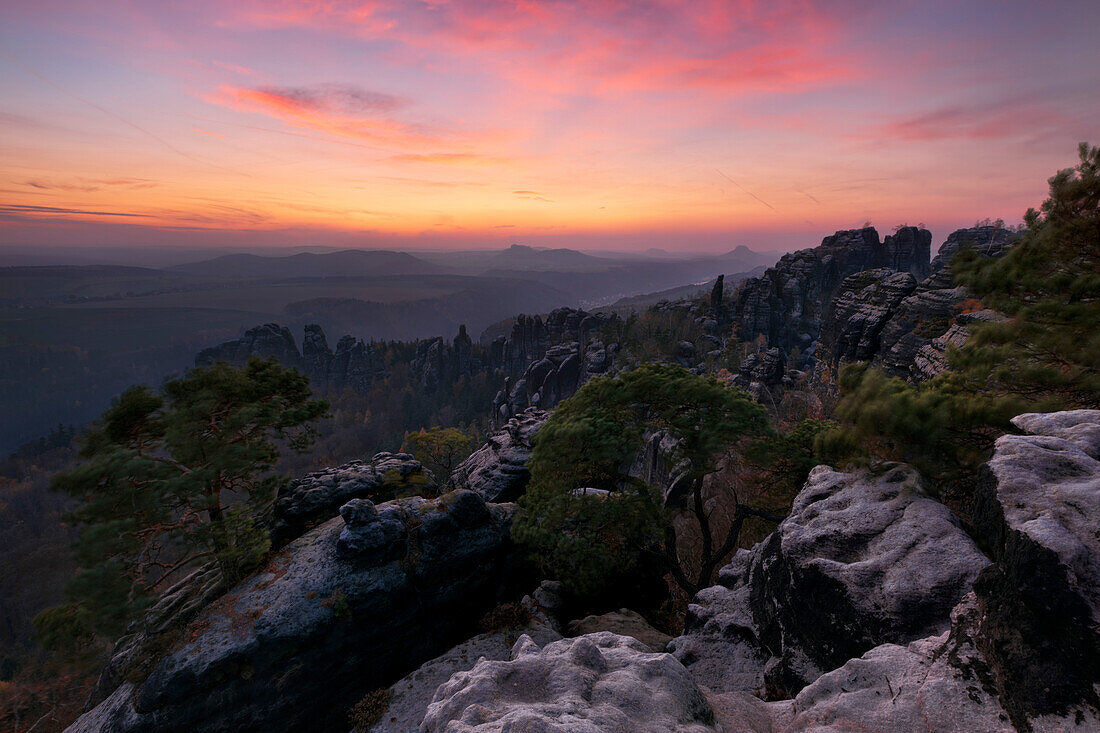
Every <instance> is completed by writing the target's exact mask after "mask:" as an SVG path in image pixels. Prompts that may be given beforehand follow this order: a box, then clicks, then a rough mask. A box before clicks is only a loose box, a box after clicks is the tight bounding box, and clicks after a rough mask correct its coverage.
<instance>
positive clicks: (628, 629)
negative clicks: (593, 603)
mask: <svg viewBox="0 0 1100 733" xmlns="http://www.w3.org/2000/svg"><path fill="white" fill-rule="evenodd" d="M566 629H567V630H568V632H569V635H570V636H584V635H585V634H595V633H597V632H600V631H610V632H611V633H613V634H618V635H619V636H631V637H633V638H635V639H637V640H638V641H640V642H642V643H643V644H645V645H646V646H647V647H649V649H650V650H651V651H655V652H663V651H664V650H665V647H666V646H668V643H669V642H670V641H672V637H671V636H669V635H668V634H665V633H663V632H661V631H658V630H657V629H655V628H653V626H651V625H650V623H649V622H648V621H646V620H645V619H644V618H642V617H641V615H639V614H637V613H635V612H634V611H631V610H630V609H629V608H620V609H619V610H618V611H609V612H607V613H601V614H600V615H598V616H596V615H592V616H585V617H584V618H581V619H577V620H576V621H570V622H569V625H568V626H567V627H566Z"/></svg>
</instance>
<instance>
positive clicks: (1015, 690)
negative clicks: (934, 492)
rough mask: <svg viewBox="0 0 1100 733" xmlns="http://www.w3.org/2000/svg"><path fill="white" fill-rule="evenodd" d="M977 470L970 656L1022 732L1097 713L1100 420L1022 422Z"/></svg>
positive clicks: (1037, 417) (1071, 416)
mask: <svg viewBox="0 0 1100 733" xmlns="http://www.w3.org/2000/svg"><path fill="white" fill-rule="evenodd" d="M1012 422H1013V423H1014V424H1015V425H1016V427H1018V428H1020V429H1021V430H1022V431H1024V432H1026V433H1028V435H1006V436H1004V437H1002V438H1000V439H998V441H997V444H996V448H995V450H994V454H993V457H992V458H991V459H990V461H989V462H988V463H987V464H986V466H985V467H983V470H982V473H981V476H980V479H979V488H978V492H977V496H976V499H975V519H974V521H975V527H976V529H977V531H978V533H979V535H980V536H981V538H982V539H983V541H984V543H985V544H986V545H987V546H988V548H989V550H990V552H991V553H992V555H993V558H994V560H995V563H994V564H993V565H992V566H990V568H988V569H987V570H986V571H985V572H983V573H982V574H981V576H980V577H979V579H978V583H977V585H976V588H975V590H976V591H977V595H978V599H979V601H980V603H981V608H982V617H981V619H980V626H979V629H978V631H977V634H976V641H977V645H978V647H979V648H980V650H981V651H982V653H983V654H984V655H985V657H986V658H987V659H988V661H989V664H990V665H991V667H992V670H993V675H994V678H995V680H996V682H997V686H998V688H999V690H1000V692H1001V699H1002V702H1003V704H1004V705H1005V707H1006V709H1007V710H1008V711H1009V713H1010V714H1011V715H1012V717H1013V720H1014V721H1015V722H1017V724H1018V725H1022V724H1023V723H1022V721H1025V720H1027V719H1031V718H1038V717H1042V716H1045V715H1063V714H1065V713H1066V712H1067V711H1068V710H1070V709H1072V708H1073V707H1074V706H1078V705H1085V706H1087V707H1090V708H1091V709H1092V710H1094V711H1100V697H1098V695H1097V685H1100V410H1074V411H1069V412H1058V413H1052V414H1026V415H1020V416H1018V417H1016V418H1015V419H1014V420H1013V421H1012Z"/></svg>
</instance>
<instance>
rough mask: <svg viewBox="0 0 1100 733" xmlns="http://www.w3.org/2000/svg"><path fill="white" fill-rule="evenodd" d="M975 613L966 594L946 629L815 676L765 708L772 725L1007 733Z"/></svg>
mask: <svg viewBox="0 0 1100 733" xmlns="http://www.w3.org/2000/svg"><path fill="white" fill-rule="evenodd" d="M976 613H977V607H976V603H975V601H974V596H973V594H971V595H970V596H969V598H968V599H967V601H966V602H964V603H963V604H960V606H959V607H958V609H956V612H955V614H954V617H955V618H954V620H955V624H954V627H953V629H952V630H951V631H945V632H944V633H943V634H940V635H938V636H933V637H928V638H925V639H920V640H918V641H914V642H912V643H911V644H908V645H905V646H902V645H897V644H884V645H882V646H878V647H875V648H874V649H872V650H871V651H869V652H867V653H866V654H864V655H863V656H862V657H859V658H858V659H853V660H851V661H849V662H847V663H846V664H844V666H842V667H840V668H839V669H836V670H834V671H832V672H828V673H826V674H823V675H822V676H820V677H818V678H817V680H816V681H814V683H813V684H812V685H810V686H808V687H806V688H805V689H803V690H802V692H800V693H799V694H798V696H797V697H796V698H795V699H794V701H793V702H782V703H773V704H772V705H771V706H770V707H771V712H772V714H773V716H774V717H775V719H776V723H782V730H784V731H787V732H788V733H794V732H795V731H840V730H870V731H894V730H898V731H902V730H905V731H918V730H927V731H983V733H994V732H997V731H1004V732H1005V733H1010V732H1011V731H1013V730H1014V728H1013V727H1012V722H1011V721H1010V720H1009V717H1008V715H1007V714H1006V713H1005V711H1004V710H1003V709H1002V708H1001V706H1000V705H999V704H998V703H997V698H996V691H995V689H994V688H993V686H992V684H991V679H990V677H989V673H988V667H987V666H986V665H985V663H984V661H983V660H982V659H981V657H980V655H979V654H978V652H977V649H976V648H975V646H974V640H973V638H972V636H971V634H972V623H973V620H974V617H975V615H976ZM1063 722H1064V721H1063ZM777 727H778V726H777ZM1055 729H1058V728H1055ZM1082 730H1084V729H1082Z"/></svg>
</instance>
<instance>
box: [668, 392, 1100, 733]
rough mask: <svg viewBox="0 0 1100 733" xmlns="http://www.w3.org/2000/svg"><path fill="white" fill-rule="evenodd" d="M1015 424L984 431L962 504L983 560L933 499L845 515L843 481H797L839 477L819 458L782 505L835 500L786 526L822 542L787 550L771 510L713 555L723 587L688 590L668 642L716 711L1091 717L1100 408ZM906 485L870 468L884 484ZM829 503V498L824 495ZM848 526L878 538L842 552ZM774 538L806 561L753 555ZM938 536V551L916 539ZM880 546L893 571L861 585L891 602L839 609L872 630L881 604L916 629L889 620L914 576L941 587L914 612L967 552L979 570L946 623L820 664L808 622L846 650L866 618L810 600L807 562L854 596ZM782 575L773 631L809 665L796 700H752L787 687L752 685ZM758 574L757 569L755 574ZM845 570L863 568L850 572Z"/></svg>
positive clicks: (817, 726)
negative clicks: (735, 545)
mask: <svg viewBox="0 0 1100 733" xmlns="http://www.w3.org/2000/svg"><path fill="white" fill-rule="evenodd" d="M1013 422H1014V423H1015V424H1016V426H1017V427H1018V428H1020V429H1021V430H1024V431H1026V432H1028V433H1030V435H1023V436H1005V437H1003V438H1001V439H1000V440H999V441H998V442H997V446H996V451H995V453H994V456H993V458H992V459H991V460H990V461H989V463H988V465H987V467H986V468H985V469H984V476H983V484H982V487H981V488H980V496H979V500H978V510H977V512H976V518H975V522H976V525H977V529H978V531H979V534H980V535H981V536H982V537H983V538H984V541H985V542H986V543H987V544H988V546H989V547H990V548H991V549H992V551H993V557H994V562H993V563H991V564H990V563H988V562H987V561H985V560H984V559H979V560H978V561H977V563H973V562H968V561H965V559H962V560H960V556H959V554H958V553H959V551H960V550H963V551H964V552H965V553H967V554H972V553H973V547H972V546H966V545H965V543H962V544H959V542H958V541H951V540H949V538H950V537H951V535H952V534H953V533H952V532H950V531H948V532H942V531H939V530H937V529H935V527H936V526H937V525H939V526H941V527H943V524H942V521H941V520H940V519H937V518H936V516H935V515H936V514H937V513H936V512H933V513H932V515H931V516H930V517H922V515H923V512H921V511H917V512H912V510H911V509H908V508H907V509H906V511H905V512H904V513H903V517H902V521H900V522H892V523H890V524H888V525H886V526H885V527H882V528H880V527H879V522H877V521H874V520H873V519H871V521H864V515H862V514H856V515H850V516H849V518H848V519H847V520H845V519H844V513H846V511H847V509H848V507H845V508H843V509H839V508H838V507H839V506H840V505H843V504H844V502H845V494H846V493H847V495H848V497H847V498H851V493H850V491H849V492H845V491H843V490H842V491H841V492H838V493H836V494H831V493H829V492H828V491H825V496H819V495H817V494H816V493H814V492H813V491H810V486H811V485H813V484H816V485H818V486H819V487H821V488H824V485H823V484H827V483H829V481H828V476H829V474H832V475H834V476H840V475H842V474H835V472H832V471H829V470H828V469H824V468H823V467H819V468H817V469H815V470H814V474H816V476H814V475H812V476H811V480H810V481H809V482H808V485H807V490H804V491H803V493H801V494H799V497H798V499H796V510H795V511H792V515H791V517H792V518H794V517H796V516H800V515H802V516H804V515H806V514H807V512H808V511H809V513H811V514H813V513H814V512H816V511H821V512H823V513H824V514H825V515H826V516H827V515H829V514H832V515H833V520H834V522H835V523H834V524H833V526H832V527H831V529H827V526H826V525H822V524H819V523H816V522H815V521H814V519H816V517H813V518H811V519H810V521H809V522H804V523H802V525H800V526H801V529H799V530H798V531H797V532H796V533H795V537H796V538H797V537H798V536H799V535H801V536H802V538H803V540H806V539H809V540H810V542H809V544H806V545H803V550H810V549H811V548H816V549H813V550H812V552H811V553H810V554H811V555H817V557H809V556H806V555H805V554H804V553H800V552H799V551H798V550H797V549H796V548H797V547H798V546H799V544H800V542H799V541H795V542H794V543H793V545H792V543H791V541H790V539H789V538H788V539H787V541H786V542H784V541H783V537H782V535H783V534H788V535H789V534H790V533H789V531H788V532H784V527H783V525H781V526H780V529H779V530H777V532H776V533H775V534H774V535H773V536H772V537H770V538H769V539H768V540H767V541H765V543H762V544H761V545H758V546H757V547H756V548H754V549H753V551H752V552H746V551H742V552H740V553H739V554H738V556H737V557H736V558H735V559H734V562H733V563H731V565H730V566H729V567H728V568H726V569H725V570H723V572H722V575H721V578H720V585H718V586H715V587H713V588H708V589H706V590H704V591H702V592H701V593H699V594H698V596H697V597H696V599H695V604H693V605H692V607H691V615H690V617H689V622H688V628H687V630H686V632H685V635H684V636H682V637H679V638H677V639H674V640H673V642H672V643H671V645H670V648H671V649H672V650H673V652H674V654H675V656H677V657H678V658H679V659H681V660H682V661H683V662H684V664H685V665H686V666H687V667H688V669H689V670H690V671H691V673H692V675H693V677H694V678H695V679H696V680H697V681H699V683H700V686H701V687H703V689H704V692H705V693H706V694H707V695H708V699H709V700H710V702H711V704H712V706H713V707H714V709H715V711H716V713H717V718H718V720H719V722H720V723H722V724H723V725H732V727H733V729H735V730H751V731H775V730H782V731H815V732H817V731H839V730H875V731H877V730H883V731H886V730H935V731H939V730H956V731H972V730H975V731H976V730H981V731H1060V732H1062V731H1081V733H1084V732H1085V731H1094V730H1100V704H1098V701H1097V696H1096V690H1097V684H1098V681H1100V669H1098V667H1097V655H1096V650H1097V649H1098V648H1100V645H1098V641H1097V629H1098V628H1100V626H1098V624H1097V615H1098V607H1100V604H1098V602H1097V600H1098V599H1097V596H1098V591H1097V588H1098V587H1100V585H1098V583H1097V572H1098V568H1100V563H1098V562H1097V558H1098V557H1100V552H1098V546H1100V543H1098V539H1097V538H1098V537H1100V533H1098V532H1097V530H1096V522H1097V520H1096V517H1097V516H1100V411H1097V410H1078V411H1072V412H1062V413H1053V414H1049V415H1039V414H1029V415H1021V416H1019V417H1018V418H1016V419H1015V420H1014V421H1013ZM894 470H895V471H896V470H898V469H897V468H895V469H894ZM890 475H891V474H890V473H887V474H886V475H885V477H884V478H886V479H889V477H890ZM823 479H825V480H824V482H823ZM903 483H904V482H898V481H891V480H884V481H883V482H882V484H883V488H886V487H889V486H890V485H891V484H895V485H896V484H903ZM887 493H889V492H887ZM902 493H904V491H903V492H902ZM830 501H833V502H837V501H839V504H835V505H834V506H833V507H830V506H829V502H830ZM887 501H892V500H887ZM923 501H927V500H923ZM914 504H916V502H914ZM799 507H801V508H799ZM814 507H820V509H817V510H814V509H813V508H814ZM838 511H839V512H840V513H839V514H838V513H837V512H838ZM873 514H877V512H873V513H872V515H873ZM788 521H789V520H788ZM784 524H786V522H784ZM929 530H930V531H931V532H932V534H933V535H934V536H938V537H939V538H940V539H939V540H933V541H932V542H929V541H928V538H927V536H926V535H925V534H924V533H925V532H927V531H929ZM853 535H854V536H856V537H863V538H864V539H866V538H869V537H877V540H875V541H873V542H871V543H870V544H868V545H867V546H866V548H865V550H866V551H865V552H861V553H859V555H858V557H849V558H847V559H845V558H844V557H843V555H844V554H845V553H843V552H841V553H839V554H838V552H837V550H838V549H839V548H843V547H845V546H847V542H848V540H849V539H850V537H851V536H853ZM777 537H778V538H779V539H778V540H777ZM945 540H948V541H947V543H946V544H945ZM775 541H778V542H779V543H780V549H782V548H784V547H787V546H788V545H790V546H791V548H792V550H794V554H795V555H799V554H802V555H803V557H804V558H806V561H804V562H803V563H802V568H803V570H802V571H801V572H798V573H790V567H788V566H787V562H786V559H785V558H784V557H783V556H779V557H773V558H772V559H771V560H770V561H766V560H765V559H764V558H763V557H762V548H764V547H766V546H767V545H768V544H769V543H772V542H775ZM921 545H924V546H923V547H922V546H921ZM952 545H955V547H954V549H951V547H952ZM891 546H892V547H893V548H894V549H893V550H890V549H888V548H889V547H891ZM937 546H938V547H940V548H942V549H941V550H940V551H929V550H932V548H935V547H937ZM906 547H908V548H910V549H908V550H905V549H904V548H906ZM898 550H902V556H901V557H900V558H899V556H898V554H897V552H898ZM878 556H881V557H878ZM879 560H881V563H880V562H879ZM893 561H898V565H897V567H896V570H897V571H898V572H897V573H893V572H891V573H888V574H886V575H884V576H881V579H880V580H877V581H874V582H872V586H873V587H877V588H878V589H880V591H879V592H881V593H888V594H889V599H890V600H889V601H888V603H887V604H886V605H885V606H883V607H882V608H881V609H877V608H875V607H874V604H875V603H877V601H876V600H875V598H874V594H870V595H867V594H864V598H865V599H866V601H867V602H865V603H863V604H862V608H859V607H856V606H850V607H849V608H850V609H851V610H850V611H849V613H854V614H856V615H857V616H859V617H860V618H861V619H868V614H870V617H871V624H870V626H869V628H873V627H874V626H875V625H876V624H878V625H879V628H882V621H881V618H893V619H895V621H892V622H887V624H886V625H887V626H893V627H894V628H895V629H904V628H905V627H906V626H908V627H909V628H910V629H916V627H917V626H919V624H913V623H908V624H906V623H898V622H899V621H901V619H903V618H904V617H905V616H906V615H907V614H909V613H910V612H912V611H915V610H917V607H918V606H917V605H916V604H919V603H921V602H924V601H925V600H928V601H931V598H929V599H921V598H917V597H915V595H914V594H915V589H917V588H919V587H922V586H923V587H927V588H929V589H930V594H929V595H930V596H931V595H938V596H939V598H938V600H936V601H935V602H933V603H932V605H933V606H934V608H929V609H926V610H929V611H932V612H931V613H924V614H921V613H920V612H918V613H917V615H916V616H914V617H913V619H914V620H915V618H916V617H917V616H921V615H923V616H924V617H925V618H927V619H932V618H938V617H939V613H938V610H937V609H939V608H941V607H942V605H943V604H944V603H947V602H949V599H950V597H952V596H954V595H957V593H958V592H959V590H963V591H965V589H966V585H967V583H966V579H967V578H970V577H972V576H973V575H974V570H975V567H974V566H975V565H977V566H979V567H980V566H981V565H982V564H984V565H985V567H984V569H982V570H981V572H980V573H978V574H977V578H976V579H975V580H974V584H973V590H972V591H969V592H965V595H963V596H962V597H961V599H960V601H959V603H958V604H957V605H955V607H954V608H953V609H952V610H951V613H950V620H949V626H948V625H947V624H944V623H943V622H942V618H941V620H940V622H939V624H929V625H928V626H929V627H930V628H931V627H934V626H937V625H938V626H939V629H938V630H937V631H933V632H932V633H931V634H929V635H927V636H924V637H923V638H912V634H911V633H900V634H897V636H899V637H901V638H897V639H896V640H895V641H892V642H888V643H883V644H879V645H877V646H874V647H873V648H870V649H868V650H866V651H865V652H864V653H862V654H859V655H853V656H852V657H851V658H850V659H848V660H845V661H842V662H840V663H839V664H837V665H836V666H835V668H833V669H831V670H829V671H826V670H825V667H823V666H821V665H819V664H816V663H815V661H814V660H815V659H819V658H820V657H819V656H818V657H815V654H814V652H813V651H812V649H813V647H814V646H815V645H814V644H813V643H810V644H808V645H807V643H806V639H807V637H806V631H807V630H810V632H811V633H810V636H811V637H812V636H816V635H817V633H816V631H814V629H821V630H825V629H827V630H828V631H827V632H825V633H822V634H821V635H820V639H821V640H822V641H825V640H826V639H831V641H830V642H829V644H830V648H827V649H825V651H826V652H832V651H841V650H842V648H843V647H844V646H845V645H846V644H850V642H851V640H852V639H855V638H858V637H859V636H860V634H861V631H860V630H859V629H855V628H852V627H850V626H847V625H846V624H845V623H843V621H842V620H840V619H836V618H835V617H832V616H830V615H829V614H828V613H827V610H826V612H825V613H823V612H822V610H823V609H822V607H821V604H819V603H817V602H816V599H817V595H818V594H820V593H822V592H824V593H825V594H826V595H828V594H829V593H830V591H829V590H828V585H827V584H825V585H822V584H821V583H820V575H822V574H824V575H831V576H833V577H842V576H843V575H845V574H849V578H848V581H846V582H845V583H843V584H844V585H845V587H846V588H847V589H848V590H849V597H850V598H854V597H858V596H859V594H853V593H851V592H850V591H851V589H852V588H853V587H863V588H865V589H866V588H867V587H869V586H866V585H864V584H863V583H862V582H861V581H862V580H863V578H861V577H860V576H861V574H862V571H863V570H864V569H868V570H870V572H869V573H868V576H869V578H870V579H872V580H873V579H874V576H875V575H876V574H877V571H875V570H874V567H875V566H876V565H881V566H882V567H886V566H890V565H892V562H893ZM868 562H870V566H869V567H868ZM942 565H948V566H954V570H952V568H950V567H948V568H946V569H944V568H941V567H939V566H942ZM941 572H942V578H938V577H937V576H939V575H940V574H941ZM815 574H816V575H817V576H818V578H817V580H816V582H815ZM783 577H792V578H795V577H797V578H798V580H799V583H800V584H802V591H801V594H800V595H799V596H798V597H797V598H796V597H795V596H789V597H788V598H787V603H788V606H787V612H786V615H787V616H788V618H787V620H786V621H785V622H784V623H785V625H782V628H781V631H782V633H783V635H785V637H786V638H789V639H790V641H791V643H792V644H793V645H799V646H800V648H801V649H802V651H803V652H806V650H808V649H809V650H811V651H809V652H808V653H804V654H798V655H794V661H796V662H802V663H807V662H808V663H809V664H805V666H802V667H800V668H799V671H802V672H806V671H810V672H811V673H812V674H811V676H812V677H813V678H812V679H810V680H808V682H809V684H807V685H806V686H805V687H803V688H802V689H801V691H799V692H798V694H797V695H796V696H795V697H794V698H793V699H789V700H778V701H775V702H770V703H764V702H761V701H760V700H759V699H757V698H754V697H751V696H749V695H746V694H745V692H744V691H745V690H750V689H753V687H752V686H753V685H754V684H756V685H759V687H757V688H756V691H757V692H758V693H760V692H768V693H772V694H774V693H776V692H783V691H782V690H778V689H777V688H776V687H775V686H774V685H767V684H765V679H767V680H769V681H771V680H772V679H774V677H775V676H774V671H775V669H776V667H777V661H776V659H775V658H772V659H771V660H767V661H766V660H765V658H764V657H765V656H766V655H767V652H766V651H763V650H766V649H767V648H768V647H767V645H768V643H769V642H768V636H769V635H768V634H767V633H766V628H765V626H764V625H762V624H761V623H760V621H759V606H760V604H761V601H762V600H763V602H764V603H765V605H766V604H767V602H768V599H769V598H771V597H774V591H773V589H774V588H775V587H776V586H777V583H776V582H775V581H776V579H777V578H783ZM756 578H763V579H764V580H763V583H757V582H755V579H756ZM857 579H858V580H859V581H860V582H856V583H855V585H853V584H852V583H851V581H852V580H857ZM783 585H785V583H779V584H778V586H779V587H783ZM949 588H950V590H949V591H948V589H949ZM880 600H881V599H880ZM799 602H801V603H802V604H804V605H805V606H806V607H807V610H808V611H809V613H808V614H806V615H803V616H802V617H801V618H796V615H797V611H798V607H797V606H796V605H791V604H797V603H799ZM857 605H859V604H857ZM780 610H781V609H780ZM790 610H794V611H795V614H790V613H789V611H790ZM875 615H879V616H880V617H881V618H880V620H879V621H875V620H874V619H873V617H874V616H875ZM765 616H766V614H765ZM795 623H799V624H801V625H800V626H795V625H793V624H795ZM863 623H865V622H861V625H862V624H863ZM891 633H894V632H891ZM906 637H908V639H907V638H906ZM773 638H774V637H773ZM906 642H907V643H906ZM818 651H821V650H820V648H819V649H818ZM845 653H847V652H843V651H842V652H841V654H840V656H844V654H845ZM781 664H783V660H779V665H781ZM765 670H766V671H765Z"/></svg>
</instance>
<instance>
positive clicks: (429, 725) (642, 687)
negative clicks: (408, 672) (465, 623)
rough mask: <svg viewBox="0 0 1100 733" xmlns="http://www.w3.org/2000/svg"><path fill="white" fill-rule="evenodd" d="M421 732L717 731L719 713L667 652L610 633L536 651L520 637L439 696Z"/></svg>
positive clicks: (457, 678)
mask: <svg viewBox="0 0 1100 733" xmlns="http://www.w3.org/2000/svg"><path fill="white" fill-rule="evenodd" d="M421 730H422V731H424V733H443V732H444V731H446V732H447V733H473V732H474V731H477V732H478V733H482V732H484V733H488V732H489V731H494V732H499V733H504V732H505V731H517V732H518V731H562V732H563V733H594V731H633V732H636V733H671V732H673V731H675V732H677V733H705V732H709V731H715V727H714V712H713V710H711V708H710V705H709V704H708V703H707V700H706V698H705V697H704V695H703V693H702V692H701V691H700V690H699V688H698V686H697V685H696V684H695V683H694V682H693V681H692V679H691V677H690V676H689V675H688V673H687V671H686V670H685V669H684V667H683V665H681V664H680V663H679V662H678V661H676V659H674V658H673V657H672V656H671V655H669V654H654V653H653V652H651V651H650V650H649V648H648V647H647V646H646V645H645V644H642V643H641V642H640V641H638V640H637V639H634V638H632V637H629V636H618V635H616V634H613V633H611V632H609V631H603V632H599V633H596V634H588V635H585V636H581V637H578V638H575V639H563V640H561V641H555V642H552V643H550V644H547V645H546V646H545V647H539V645H538V644H536V643H535V642H534V641H532V640H531V639H530V638H529V637H526V636H524V637H522V638H521V639H520V640H519V641H518V642H516V645H515V647H513V649H512V658H511V659H510V660H508V661H490V660H487V659H486V660H480V661H478V663H477V664H475V665H474V666H473V668H472V669H470V670H469V671H467V672H459V673H457V674H455V675H454V676H453V677H451V679H450V680H449V681H448V682H447V683H446V684H444V685H442V686H441V687H440V688H439V689H438V690H437V691H436V694H435V698H434V700H433V701H432V704H431V705H430V706H429V707H428V713H427V715H425V716H424V721H423V724H422V725H421Z"/></svg>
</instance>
